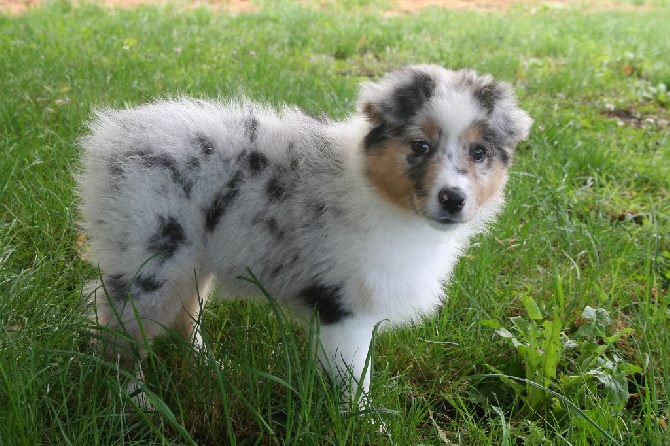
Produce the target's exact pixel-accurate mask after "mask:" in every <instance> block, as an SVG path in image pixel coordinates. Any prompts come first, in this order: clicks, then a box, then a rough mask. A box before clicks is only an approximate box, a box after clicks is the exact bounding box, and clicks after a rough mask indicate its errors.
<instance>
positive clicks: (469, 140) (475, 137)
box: [461, 124, 484, 148]
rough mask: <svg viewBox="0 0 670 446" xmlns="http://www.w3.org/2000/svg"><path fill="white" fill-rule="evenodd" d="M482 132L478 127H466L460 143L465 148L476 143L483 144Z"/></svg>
mask: <svg viewBox="0 0 670 446" xmlns="http://www.w3.org/2000/svg"><path fill="white" fill-rule="evenodd" d="M483 138H484V131H483V130H482V128H481V127H480V126H478V125H476V124H475V125H471V126H470V127H468V128H467V129H466V130H465V131H464V132H463V133H462V135H461V142H462V144H463V145H464V146H465V147H466V148H469V147H470V146H471V145H472V144H474V143H476V142H483Z"/></svg>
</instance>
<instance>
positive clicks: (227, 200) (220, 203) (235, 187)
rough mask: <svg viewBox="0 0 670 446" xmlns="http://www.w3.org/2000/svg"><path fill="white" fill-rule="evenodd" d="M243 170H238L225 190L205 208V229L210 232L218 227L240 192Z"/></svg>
mask: <svg viewBox="0 0 670 446" xmlns="http://www.w3.org/2000/svg"><path fill="white" fill-rule="evenodd" d="M242 178H243V177H242V172H241V171H239V170H238V171H237V172H235V174H234V175H233V177H232V178H231V179H230V181H228V183H227V184H226V186H225V187H224V189H223V190H221V191H220V192H218V193H217V194H216V195H215V196H214V199H213V200H212V203H211V204H210V205H209V207H208V208H207V209H205V229H206V230H207V231H209V232H211V231H213V230H214V229H215V228H216V225H217V224H218V223H219V220H221V217H223V215H224V214H225V213H226V211H227V210H228V207H229V206H230V205H231V204H232V203H233V202H234V201H235V198H237V196H238V195H239V193H240V182H241V181H242Z"/></svg>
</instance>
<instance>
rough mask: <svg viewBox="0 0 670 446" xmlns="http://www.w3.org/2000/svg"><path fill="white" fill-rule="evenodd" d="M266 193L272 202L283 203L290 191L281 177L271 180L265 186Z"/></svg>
mask: <svg viewBox="0 0 670 446" xmlns="http://www.w3.org/2000/svg"><path fill="white" fill-rule="evenodd" d="M265 193H267V194H268V197H269V198H270V201H281V200H284V199H285V198H286V197H287V196H288V191H287V190H286V188H285V187H284V184H283V181H282V180H281V178H280V177H279V176H274V177H272V178H270V181H268V182H267V184H266V185H265Z"/></svg>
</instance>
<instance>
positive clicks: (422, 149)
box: [412, 140, 430, 155]
mask: <svg viewBox="0 0 670 446" xmlns="http://www.w3.org/2000/svg"><path fill="white" fill-rule="evenodd" d="M412 151H413V152H414V154H415V155H428V153H430V144H428V143H427V142H426V141H423V140H419V141H412Z"/></svg>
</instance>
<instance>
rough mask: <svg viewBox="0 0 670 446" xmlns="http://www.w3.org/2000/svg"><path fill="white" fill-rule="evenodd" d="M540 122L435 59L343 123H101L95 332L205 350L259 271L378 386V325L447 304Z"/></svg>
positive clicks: (187, 115)
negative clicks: (208, 323) (181, 339)
mask: <svg viewBox="0 0 670 446" xmlns="http://www.w3.org/2000/svg"><path fill="white" fill-rule="evenodd" d="M530 124H531V120H530V118H529V117H528V115H527V114H526V113H525V112H523V111H522V110H520V109H519V108H518V107H517V105H516V101H515V99H514V97H513V94H512V90H511V88H510V87H509V86H508V85H507V84H505V83H502V82H499V81H495V80H493V79H492V78H491V77H490V76H478V75H477V74H476V73H474V72H473V71H470V70H462V71H450V70H445V69H443V68H441V67H437V66H432V65H421V66H412V67H406V68H403V69H400V70H397V71H395V72H392V73H390V74H389V75H388V76H386V77H385V78H383V79H382V80H381V81H379V82H376V83H366V84H364V85H363V86H362V89H361V94H360V97H359V101H358V113H356V114H354V115H353V116H351V117H350V118H349V119H347V120H345V121H343V122H335V121H329V120H327V119H315V118H313V117H310V116H309V115H307V114H305V113H302V112H301V111H300V110H297V109H295V108H291V107H285V108H282V109H281V110H273V109H271V108H269V107H267V106H264V105H259V104H255V103H252V102H250V101H247V100H233V101H229V102H217V101H208V100H195V99H186V98H184V99H174V100H161V101H157V102H155V103H152V104H148V105H143V106H139V107H136V108H131V109H126V110H102V111H99V112H97V113H96V114H95V116H94V118H93V119H92V120H91V122H90V125H89V132H88V133H87V134H86V135H85V136H84V137H83V138H82V140H81V145H82V147H83V155H82V168H81V171H80V174H79V176H78V178H77V180H78V186H79V187H78V190H79V195H80V198H81V212H82V215H83V228H84V230H85V232H86V233H87V235H88V237H89V244H90V261H91V262H92V263H93V264H94V265H96V266H99V268H100V270H101V272H102V277H103V284H104V287H103V286H100V285H103V284H100V283H96V284H93V287H92V290H93V291H92V296H93V299H94V303H95V309H96V317H97V320H98V321H99V322H100V324H102V325H106V326H109V327H111V328H120V327H123V329H125V330H126V331H127V332H128V333H129V334H130V335H131V336H133V337H135V338H138V339H139V338H140V336H141V335H140V329H139V325H140V324H142V326H143V330H144V332H145V333H146V334H147V336H148V337H149V338H154V337H156V336H158V335H160V334H161V333H162V331H163V327H164V326H166V327H170V328H173V329H174V330H176V331H177V332H179V333H181V334H182V335H183V336H185V337H186V338H193V339H194V340H195V342H196V343H199V342H200V337H199V333H198V330H197V323H196V321H197V320H198V316H199V314H198V313H199V310H200V308H201V307H202V304H203V302H204V301H205V300H206V299H207V297H208V295H209V292H210V290H211V285H212V283H213V280H214V279H215V280H216V282H217V283H218V284H219V287H220V289H221V295H222V296H221V297H223V298H228V297H255V296H258V294H259V293H258V290H257V289H256V288H255V287H253V286H252V285H250V284H249V283H247V282H245V281H241V280H238V279H236V278H237V277H238V276H240V275H245V273H246V268H247V267H248V268H250V269H251V270H252V271H253V273H254V274H255V275H256V276H257V277H258V278H259V280H260V281H261V282H262V283H263V284H264V286H265V288H266V289H267V290H269V291H270V292H271V294H272V295H273V297H274V298H275V299H276V300H277V301H278V302H279V303H281V304H285V305H287V306H289V307H292V308H294V309H296V310H297V311H298V312H301V313H302V314H303V315H304V316H305V317H304V320H309V319H310V317H311V316H312V315H313V314H314V312H315V311H316V313H317V314H318V318H319V321H320V339H321V344H322V346H323V349H321V351H320V358H321V361H322V362H323V363H324V364H328V365H329V366H332V370H333V371H334V373H335V374H336V377H337V379H338V380H339V381H340V382H341V383H342V384H343V387H344V390H345V391H352V388H351V387H349V384H352V383H353V384H354V386H357V385H359V384H360V385H362V387H363V390H367V389H368V387H369V380H370V377H369V372H368V373H367V374H364V373H363V371H364V369H365V360H366V356H367V354H368V347H369V343H370V341H371V336H372V332H373V329H374V327H375V325H376V324H378V323H379V322H381V321H386V322H385V323H387V324H393V323H403V322H408V321H412V320H416V319H418V318H420V317H421V316H424V315H427V314H430V313H431V312H432V311H434V310H435V309H436V307H437V306H438V305H439V304H440V302H441V301H442V299H443V286H444V283H445V281H446V280H448V278H449V275H450V273H451V270H452V268H453V266H454V265H455V263H456V261H457V259H458V257H459V255H460V254H461V253H462V251H463V249H464V248H465V247H466V246H467V242H468V239H469V238H470V237H471V236H472V235H473V234H475V233H477V232H481V231H483V230H485V227H486V224H487V223H488V222H489V221H491V219H492V218H493V217H494V216H495V215H496V213H497V212H498V211H499V210H500V209H501V207H502V204H503V202H504V196H503V189H504V185H505V182H506V179H507V176H506V172H507V167H508V165H509V163H510V161H511V159H512V156H513V152H514V149H515V146H516V144H517V143H518V142H519V141H521V140H523V139H525V138H526V136H527V134H528V130H529V128H530ZM130 299H132V301H133V303H134V306H135V308H136V309H137V312H138V313H139V315H140V319H141V320H140V321H138V320H137V319H136V317H135V314H134V312H133V309H132V305H130V304H129V302H130ZM111 345H113V347H112V346H111ZM107 354H109V355H110V356H114V355H120V356H121V357H122V358H125V359H130V358H131V355H130V352H129V349H128V348H127V346H124V345H123V344H121V345H119V344H118V342H117V343H110V347H109V348H108V351H107ZM355 388H356V387H354V388H353V389H354V390H355Z"/></svg>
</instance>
